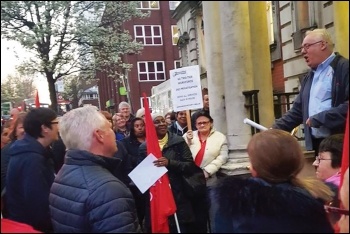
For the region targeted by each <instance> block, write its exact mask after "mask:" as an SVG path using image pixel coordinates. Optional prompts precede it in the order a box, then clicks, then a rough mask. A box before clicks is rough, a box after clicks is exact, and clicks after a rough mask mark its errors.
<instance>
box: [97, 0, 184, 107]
mask: <svg viewBox="0 0 350 234" xmlns="http://www.w3.org/2000/svg"><path fill="white" fill-rule="evenodd" d="M178 3H179V2H177V1H142V2H139V6H138V8H139V9H141V10H145V11H150V12H151V14H150V17H148V18H145V19H132V20H130V21H128V22H125V24H124V29H126V30H128V31H129V33H130V35H131V36H132V38H133V39H134V40H136V41H138V42H142V43H143V45H144V48H143V50H142V51H141V53H140V54H127V55H124V56H123V57H122V59H123V61H124V62H125V63H128V64H131V65H132V68H131V69H130V71H127V72H125V73H124V75H123V76H122V77H120V79H119V80H120V81H117V82H115V81H113V80H112V79H109V78H108V77H107V76H106V74H105V73H103V72H101V71H97V72H96V78H97V80H98V89H99V98H100V99H99V100H100V104H101V109H102V110H110V111H112V112H113V111H117V108H118V104H119V103H120V102H121V101H128V102H129V104H131V106H132V111H133V112H136V111H137V110H138V109H139V108H140V107H142V106H143V105H142V102H141V100H142V97H143V93H145V94H146V96H147V97H150V96H151V88H152V87H153V86H156V85H158V84H160V83H161V82H164V81H166V80H168V79H169V71H170V70H172V69H174V68H178V67H179V66H180V63H179V51H178V49H177V39H178V30H177V26H176V20H175V19H172V17H171V13H172V11H173V10H174V9H175V8H176V6H177V4H178ZM128 98H129V100H128Z"/></svg>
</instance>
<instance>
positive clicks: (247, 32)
mask: <svg viewBox="0 0 350 234" xmlns="http://www.w3.org/2000/svg"><path fill="white" fill-rule="evenodd" d="M348 4H349V3H348V2H338V1H334V2H333V1H304V2H301V1H266V2H243V1H241V2H214V1H208V2H196V3H195V2H189V1H183V2H181V4H180V5H179V7H178V8H177V9H176V11H175V12H174V13H173V17H174V18H175V19H176V20H177V25H178V27H179V31H181V32H182V33H181V34H180V39H179V42H180V40H181V36H183V37H184V38H183V39H188V40H187V41H186V40H185V41H184V43H183V44H182V45H180V51H181V53H180V59H181V61H182V64H183V65H184V66H185V65H194V64H198V65H200V67H201V72H202V74H206V78H205V79H203V80H202V86H204V87H206V85H207V86H208V90H209V97H210V99H209V101H210V109H211V113H213V114H212V117H213V119H214V126H215V127H216V128H217V129H218V130H220V131H221V132H223V133H225V134H226V136H227V138H228V143H229V156H230V162H229V163H228V164H227V165H225V167H224V169H226V172H227V173H228V174H240V173H243V172H244V171H245V167H246V166H247V165H248V161H247V155H246V152H245V149H246V144H247V143H248V142H249V139H250V137H251V135H252V133H251V131H250V129H249V127H248V126H245V125H244V124H242V120H243V119H244V118H246V117H248V118H249V117H250V113H249V110H248V108H246V107H247V106H248V105H247V103H246V101H247V99H246V98H245V94H244V93H245V91H249V92H255V91H258V95H259V98H258V100H259V102H258V103H259V105H258V106H259V111H260V123H261V124H262V125H264V126H267V127H268V126H271V124H272V122H273V121H274V119H275V116H274V112H275V111H274V104H273V103H274V102H275V100H274V98H275V97H276V96H275V95H276V94H280V93H285V92H287V93H292V92H298V91H299V88H300V87H299V86H300V81H301V79H302V78H303V76H304V75H305V73H306V72H307V71H308V67H307V65H306V64H305V61H304V58H303V56H302V54H301V50H300V48H301V44H302V40H303V38H304V36H305V32H306V31H307V30H310V29H314V28H326V29H327V30H328V31H329V32H330V34H331V35H332V39H333V41H334V43H335V51H337V52H340V53H341V54H342V55H343V56H345V57H346V58H348V57H349V47H348V44H349V5H348ZM184 32H187V33H188V35H187V34H185V33H184ZM203 78H204V76H203ZM290 101H291V102H292V101H293V100H290Z"/></svg>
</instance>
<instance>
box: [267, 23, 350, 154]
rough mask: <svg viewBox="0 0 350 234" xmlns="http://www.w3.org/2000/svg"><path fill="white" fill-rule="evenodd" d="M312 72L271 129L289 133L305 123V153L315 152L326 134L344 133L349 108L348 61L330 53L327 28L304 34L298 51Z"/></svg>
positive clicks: (330, 45) (330, 42)
mask: <svg viewBox="0 0 350 234" xmlns="http://www.w3.org/2000/svg"><path fill="white" fill-rule="evenodd" d="M301 52H302V54H303V56H304V58H305V61H306V63H307V65H308V66H309V67H310V68H311V69H312V70H311V71H310V72H309V73H308V74H307V75H306V76H305V78H304V79H303V81H302V84H301V89H300V93H299V95H298V96H297V98H296V99H295V101H294V105H293V107H292V108H291V109H290V110H289V111H288V112H287V113H286V114H285V115H284V116H283V117H282V118H280V119H278V120H276V122H275V124H274V125H273V126H272V127H273V128H278V129H282V130H285V131H292V129H293V128H295V127H297V126H299V125H300V124H302V123H303V124H304V126H305V128H304V134H305V145H306V149H307V150H315V155H316V156H317V155H318V147H319V144H320V143H321V141H322V140H323V139H324V138H326V137H327V136H329V135H332V134H336V133H344V132H345V122H346V115H347V110H348V106H349V60H348V59H346V58H344V57H342V56H341V55H339V54H338V53H333V42H332V40H331V36H330V35H329V33H328V32H327V31H326V29H315V30H313V31H308V32H306V36H305V38H304V40H303V44H302V50H301Z"/></svg>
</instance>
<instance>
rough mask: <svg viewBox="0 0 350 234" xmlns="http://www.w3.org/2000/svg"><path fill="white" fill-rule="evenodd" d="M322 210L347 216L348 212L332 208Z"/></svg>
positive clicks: (325, 207) (327, 207) (326, 207)
mask: <svg viewBox="0 0 350 234" xmlns="http://www.w3.org/2000/svg"><path fill="white" fill-rule="evenodd" d="M324 209H325V211H326V212H327V213H333V214H338V215H349V210H345V209H340V208H337V207H334V206H326V205H325V206H324Z"/></svg>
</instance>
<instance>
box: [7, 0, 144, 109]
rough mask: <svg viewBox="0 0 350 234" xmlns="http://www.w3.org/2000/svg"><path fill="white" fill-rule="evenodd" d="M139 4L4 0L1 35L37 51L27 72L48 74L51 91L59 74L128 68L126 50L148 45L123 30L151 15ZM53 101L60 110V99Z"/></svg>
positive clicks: (112, 73)
mask: <svg viewBox="0 0 350 234" xmlns="http://www.w3.org/2000/svg"><path fill="white" fill-rule="evenodd" d="M136 4H137V2H135V1H110V2H105V1H2V2H1V36H2V38H5V39H8V40H15V41H18V42H19V43H20V44H21V45H22V46H23V47H24V48H26V49H27V50H29V51H30V52H32V53H33V54H34V55H35V56H34V57H33V58H31V60H30V61H27V62H26V67H25V69H24V70H30V71H31V72H39V73H41V74H43V75H44V76H46V78H47V80H48V82H49V87H50V91H51V92H52V91H53V90H54V89H53V88H52V87H53V86H54V83H55V81H56V80H57V79H58V78H61V77H65V76H69V75H79V74H80V73H81V72H83V75H82V76H81V77H90V78H91V77H94V75H93V74H94V73H95V71H96V70H104V71H105V72H107V75H108V76H111V77H112V78H113V79H117V78H118V77H116V73H115V69H117V71H118V70H119V68H123V67H125V66H126V67H127V64H124V63H123V61H122V59H121V58H122V56H123V54H127V53H139V52H140V51H141V50H142V48H143V46H142V45H141V44H140V43H137V42H135V41H133V39H132V37H131V36H130V34H129V32H128V31H126V30H124V28H123V24H124V23H125V22H126V21H129V20H130V19H132V18H145V17H148V16H149V15H150V12H147V13H144V12H142V11H141V10H139V9H136V6H137V5H136ZM107 66H108V67H109V69H106V67H107ZM22 68H23V67H22ZM22 70H23V69H22ZM118 74H119V73H118V72H117V76H118ZM51 97H55V95H51ZM51 101H52V104H53V109H55V108H56V107H55V104H56V101H55V100H51Z"/></svg>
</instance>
